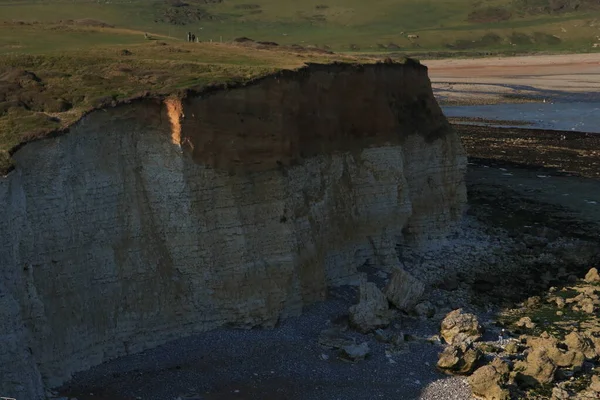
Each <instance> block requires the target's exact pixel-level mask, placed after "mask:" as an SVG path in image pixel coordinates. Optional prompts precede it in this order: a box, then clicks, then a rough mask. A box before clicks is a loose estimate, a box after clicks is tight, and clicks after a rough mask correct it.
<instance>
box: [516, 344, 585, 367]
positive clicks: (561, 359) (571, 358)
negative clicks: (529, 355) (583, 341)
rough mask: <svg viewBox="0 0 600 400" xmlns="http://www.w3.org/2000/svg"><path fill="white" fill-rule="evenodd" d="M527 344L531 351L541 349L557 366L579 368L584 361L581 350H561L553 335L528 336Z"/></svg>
mask: <svg viewBox="0 0 600 400" xmlns="http://www.w3.org/2000/svg"><path fill="white" fill-rule="evenodd" d="M527 345H528V346H529V347H531V349H532V351H535V350H541V351H543V352H544V353H545V354H546V355H547V356H548V357H549V358H550V360H551V361H552V363H553V364H555V365H556V366H557V367H561V368H569V369H573V370H579V369H581V367H582V366H583V363H584V361H585V356H584V354H583V353H582V352H581V351H578V350H563V349H561V346H560V343H559V341H558V340H557V339H556V338H553V337H549V336H545V337H528V338H527Z"/></svg>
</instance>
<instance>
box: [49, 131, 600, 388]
mask: <svg viewBox="0 0 600 400" xmlns="http://www.w3.org/2000/svg"><path fill="white" fill-rule="evenodd" d="M456 129H457V130H458V132H459V134H460V135H461V137H462V139H463V141H464V144H465V147H466V149H467V151H468V153H469V155H470V159H469V161H470V163H469V168H468V172H467V177H466V179H467V187H468V192H469V210H468V214H469V215H470V216H471V217H474V218H476V219H478V220H479V221H482V222H484V223H485V224H488V225H490V226H497V227H500V228H503V229H506V231H507V232H508V233H509V235H515V237H521V235H526V234H527V233H528V232H529V233H532V232H533V231H531V230H532V229H538V230H539V229H543V230H544V231H545V232H547V231H552V232H554V234H555V235H559V236H561V237H572V238H575V239H583V240H586V241H589V242H591V243H600V237H599V232H600V228H599V227H600V184H599V183H600V182H599V181H598V178H600V165H599V164H598V163H599V160H598V159H599V157H598V156H594V154H598V153H597V152H598V150H597V149H600V135H596V136H594V135H586V134H580V133H572V132H565V133H561V132H555V131H540V130H527V129H500V128H489V127H477V126H456ZM562 135H564V136H566V138H564V139H562V138H561V137H562ZM594 201H596V202H597V203H596V204H594ZM536 227H537V228H536ZM528 230H529V231H528ZM596 247H597V248H600V247H598V246H596ZM599 260H600V258H599ZM542 267H543V266H542ZM586 268H589V266H588V265H586ZM585 271H586V269H584V268H582V269H581V271H575V270H572V271H570V272H569V273H574V274H576V275H578V276H580V277H582V276H583V275H584V274H585ZM542 272H543V271H539V273H540V274H541V273H542ZM511 275H512V274H511ZM504 278H506V277H497V278H493V280H494V284H493V285H491V286H492V287H490V285H486V282H479V281H477V280H476V281H475V283H474V287H473V289H472V290H473V295H472V298H471V301H472V302H475V300H476V299H480V300H483V301H484V302H488V301H490V302H493V301H494V297H496V298H497V299H500V300H502V303H504V305H507V304H506V303H507V302H508V303H509V304H514V303H513V302H517V301H522V300H524V299H525V298H527V297H529V296H531V295H533V294H535V293H533V292H532V289H531V288H530V287H529V286H528V284H527V280H528V279H530V278H532V279H533V280H536V272H535V271H532V272H531V273H530V274H529V277H527V276H526V277H519V276H511V277H509V280H508V281H507V280H506V279H504ZM536 282H537V280H536ZM550 284H556V282H551V283H550ZM494 286H496V288H494ZM495 289H498V290H495ZM533 290H543V288H541V287H538V288H536V289H533ZM355 296H356V292H355V289H353V288H346V289H343V290H342V291H341V292H339V291H337V290H336V291H332V292H330V299H329V300H328V301H326V302H323V303H320V304H316V305H314V306H311V307H307V309H306V310H305V313H304V315H302V316H301V317H298V318H292V319H289V320H286V321H284V322H283V323H282V324H281V325H280V326H279V327H277V328H275V329H273V330H251V331H236V330H219V331H214V332H208V333H205V334H201V335H197V336H194V337H191V338H187V339H181V340H178V341H175V342H171V343H169V344H166V345H164V346H161V347H159V348H157V349H154V350H149V351H147V352H144V353H142V354H139V355H132V356H128V357H123V358H121V359H119V360H115V361H112V362H109V363H106V364H103V365H101V366H98V367H96V368H93V369H92V370H90V371H87V372H83V373H81V374H78V375H77V376H76V377H75V379H73V380H72V381H71V382H69V383H68V384H67V385H65V386H64V387H63V388H62V390H61V393H62V394H63V395H70V396H76V397H77V398H78V399H79V400H91V399H94V400H99V399H100V400H107V399H117V400H133V399H136V398H137V399H140V398H141V399H157V400H158V399H176V398H177V397H180V398H181V399H182V400H183V399H185V398H188V399H204V400H209V399H211V400H217V399H246V400H249V399H303V400H304V399H376V398H381V399H417V398H420V399H455V400H458V399H465V400H466V399H469V398H470V397H471V396H470V390H469V389H468V387H466V386H465V384H464V382H462V381H461V380H460V379H459V378H448V379H446V378H444V375H443V374H441V373H440V372H439V371H437V370H436V369H435V363H436V361H437V356H438V353H439V352H440V351H441V350H442V346H440V345H438V344H432V343H429V342H427V341H424V340H413V341H411V342H409V343H407V345H406V347H405V352H403V354H399V355H395V356H393V357H392V359H393V360H395V362H389V359H387V357H386V356H385V354H384V349H383V347H382V345H381V344H377V342H376V340H375V339H374V338H373V337H372V336H364V335H360V334H357V333H353V334H351V335H353V336H355V337H356V339H357V342H358V343H360V342H362V341H367V342H369V345H370V347H371V350H372V354H371V356H370V357H369V358H368V359H367V360H364V361H361V362H359V363H357V364H351V363H347V362H344V361H341V360H339V359H337V358H336V353H335V352H334V351H332V350H326V349H322V348H320V347H319V345H318V344H317V337H318V335H319V332H320V331H321V330H322V329H325V328H328V327H331V326H332V324H333V323H334V321H336V320H339V318H340V316H341V315H343V314H344V313H345V312H346V310H347V308H348V306H349V305H350V304H353V303H354V302H355V301H356V297H355ZM486 304H488V303H486ZM397 322H398V323H399V324H400V326H401V328H400V329H402V330H403V331H404V332H405V333H406V332H410V334H411V335H414V336H416V337H422V338H424V337H427V336H428V335H432V334H435V333H437V331H438V329H439V325H438V323H439V321H438V322H435V321H433V320H423V321H419V320H415V319H412V318H410V317H406V318H404V317H402V318H401V321H397ZM488 326H489V324H488ZM489 330H490V332H488V334H489V335H491V336H493V335H495V334H496V335H497V333H496V332H493V330H492V329H489ZM496 337H497V336H496ZM323 355H326V357H323ZM323 358H327V359H326V360H324V359H323ZM432 383H433V386H429V385H431V384H432ZM428 386H429V388H428ZM91 393H93V395H92V394H91Z"/></svg>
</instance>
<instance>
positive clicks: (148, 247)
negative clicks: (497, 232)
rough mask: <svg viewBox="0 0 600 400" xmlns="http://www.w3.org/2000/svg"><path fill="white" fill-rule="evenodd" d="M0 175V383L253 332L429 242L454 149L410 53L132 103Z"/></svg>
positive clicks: (450, 199)
mask: <svg viewBox="0 0 600 400" xmlns="http://www.w3.org/2000/svg"><path fill="white" fill-rule="evenodd" d="M13 159H14V161H15V165H16V167H15V169H14V170H13V171H12V172H11V173H10V174H9V175H8V176H7V177H5V178H0V200H1V201H2V204H4V207H3V212H2V213H1V214H0V237H1V238H2V241H1V242H0V276H1V277H2V279H1V280H0V328H1V329H0V342H1V343H2V347H1V348H0V376H1V377H2V379H0V394H1V395H3V396H10V397H15V398H17V399H19V400H27V399H35V400H37V399H42V398H44V395H45V388H48V387H54V386H57V385H59V384H61V383H62V382H64V381H65V380H67V379H69V377H70V376H71V375H72V374H73V373H74V372H77V371H81V370H84V369H87V368H89V367H91V366H93V365H96V364H99V363H102V362H103V361H106V360H108V359H111V358H115V357H118V356H121V355H125V354H131V353H135V352H139V351H141V350H143V349H144V348H149V347H153V346H156V345H158V344H160V343H164V342H166V341H168V340H171V339H174V338H177V337H181V336H185V335H191V334H194V333H197V332H201V331H205V330H209V329H214V328H217V327H220V326H225V325H228V326H237V327H253V326H263V327H272V326H274V325H275V324H276V323H277V321H278V320H279V319H280V318H285V317H288V316H292V315H298V314H299V313H300V312H301V311H302V307H303V306H304V305H306V304H310V303H312V302H315V301H319V300H322V299H324V298H325V294H326V288H327V286H328V285H338V284H345V283H351V282H353V280H354V279H355V277H356V269H357V267H359V266H361V265H364V264H365V262H368V263H370V264H373V265H377V266H379V267H381V268H393V267H394V266H395V265H396V264H397V260H398V259H397V256H396V253H395V245H396V244H397V243H398V242H399V241H402V242H409V243H413V244H415V245H418V244H420V243H424V242H427V241H430V240H436V239H438V238H441V237H443V235H444V233H445V232H446V231H447V229H448V228H449V227H450V226H451V224H452V223H453V222H454V221H456V220H458V219H459V218H460V217H461V215H462V210H463V206H464V204H465V202H466V192H465V184H464V171H465V167H466V156H465V154H464V150H463V148H462V145H461V143H460V140H459V139H458V137H457V135H456V134H455V132H454V131H453V130H452V128H451V126H450V125H449V123H448V122H447V120H446V119H445V117H444V116H443V114H442V112H441V110H440V108H439V106H438V105H437V103H436V101H435V99H434V97H433V94H432V90H431V84H430V82H429V79H428V77H427V69H426V68H425V67H424V66H421V65H419V64H418V63H414V62H409V63H406V64H371V65H348V64H331V65H320V64H319V65H318V64H312V65H308V66H306V67H304V68H302V69H299V70H296V71H283V72H280V73H277V74H275V75H271V76H268V77H265V78H262V79H260V80H257V81H254V82H253V83H252V84H250V85H246V86H244V87H239V88H233V89H227V90H217V91H211V92H204V93H198V94H196V95H193V96H188V97H186V98H183V99H180V98H169V99H166V100H164V99H142V100H138V101H135V102H132V103H131V104H124V105H120V106H117V107H114V108H110V109H105V110H99V111H95V112H93V113H90V114H88V115H87V116H85V117H84V118H83V119H81V120H80V121H79V122H77V123H76V124H75V125H74V126H72V127H71V129H70V130H69V132H68V133H66V134H64V135H61V136H58V137H53V138H47V139H44V140H39V141H35V142H31V143H29V144H27V145H25V146H23V147H21V148H20V149H19V150H18V151H17V152H16V153H15V154H13Z"/></svg>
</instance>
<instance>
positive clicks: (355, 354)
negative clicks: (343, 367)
mask: <svg viewBox="0 0 600 400" xmlns="http://www.w3.org/2000/svg"><path fill="white" fill-rule="evenodd" d="M370 352H371V350H370V349H369V344H368V343H367V342H364V343H361V344H351V345H348V346H344V347H342V349H341V352H340V356H341V357H342V358H343V359H345V360H349V361H353V362H356V361H360V360H364V359H365V357H366V356H368V355H369V353H370Z"/></svg>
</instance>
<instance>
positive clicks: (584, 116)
mask: <svg viewBox="0 0 600 400" xmlns="http://www.w3.org/2000/svg"><path fill="white" fill-rule="evenodd" d="M442 110H443V111H444V114H445V115H446V117H467V118H483V119H486V120H490V121H493V120H499V121H504V122H507V121H519V122H520V123H526V125H510V124H501V123H498V124H495V123H493V122H486V123H479V122H474V123H472V124H477V125H487V126H500V127H520V128H533V129H549V130H559V131H577V132H590V133H600V102H558V103H520V104H493V105H484V106H453V107H442ZM467 124H470V123H468V122H467Z"/></svg>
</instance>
